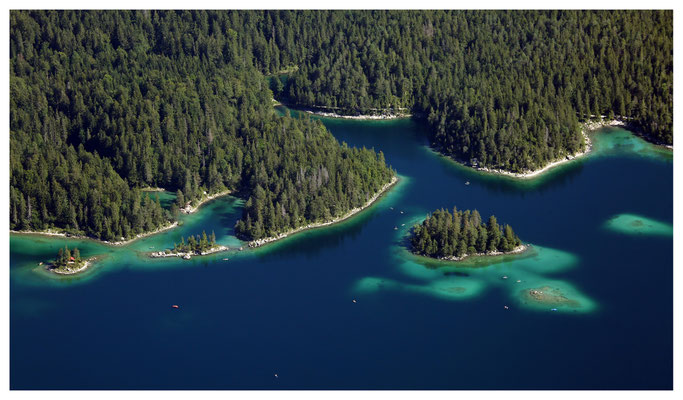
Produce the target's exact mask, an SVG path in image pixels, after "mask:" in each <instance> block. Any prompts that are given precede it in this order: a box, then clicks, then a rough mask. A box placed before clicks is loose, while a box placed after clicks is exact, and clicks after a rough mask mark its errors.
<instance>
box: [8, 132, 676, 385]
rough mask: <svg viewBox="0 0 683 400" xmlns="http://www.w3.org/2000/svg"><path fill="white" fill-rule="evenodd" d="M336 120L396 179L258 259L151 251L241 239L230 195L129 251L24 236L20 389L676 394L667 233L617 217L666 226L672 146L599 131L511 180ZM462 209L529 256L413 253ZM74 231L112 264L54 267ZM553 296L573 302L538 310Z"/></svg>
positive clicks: (14, 300) (19, 251) (16, 284)
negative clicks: (629, 231)
mask: <svg viewBox="0 0 683 400" xmlns="http://www.w3.org/2000/svg"><path fill="white" fill-rule="evenodd" d="M323 121H324V123H325V124H326V125H327V126H328V127H329V129H330V130H331V131H332V133H333V134H334V135H335V136H336V137H337V138H338V139H339V140H340V141H346V142H347V143H349V144H350V145H354V146H366V147H374V148H375V149H376V150H382V151H383V152H384V154H385V156H386V159H387V162H389V163H390V164H391V165H392V166H393V167H394V168H395V169H396V170H397V171H398V172H399V174H400V175H401V180H400V182H399V184H398V185H397V186H396V187H395V188H394V189H392V190H391V191H390V192H389V193H388V194H387V195H385V196H383V197H382V199H381V200H380V201H379V202H377V203H376V204H375V205H373V206H372V207H371V208H369V209H368V210H366V211H364V212H363V213H361V214H360V215H358V216H356V217H354V218H352V219H350V220H347V221H344V222H343V223H340V224H338V225H335V226H332V227H328V228H322V229H316V230H311V231H306V232H303V233H301V234H297V235H295V236H293V237H291V238H288V239H286V240H284V241H280V242H276V243H274V244H271V245H268V246H265V247H263V248H260V249H257V250H254V251H252V250H249V251H246V250H245V251H242V252H240V251H236V250H233V251H231V252H228V253H219V254H215V255H212V256H207V257H205V258H193V259H192V260H190V261H185V260H179V259H154V260H152V259H149V258H147V257H146V256H145V253H146V252H149V251H157V250H160V249H162V248H167V247H172V246H173V243H174V242H176V241H179V240H180V236H181V235H184V236H187V235H189V234H199V233H201V231H202V230H205V231H206V232H207V234H209V233H211V231H215V233H216V236H217V238H218V242H219V243H221V244H225V245H228V246H231V247H233V248H234V247H237V246H239V245H240V242H239V241H238V240H237V239H235V238H234V237H233V236H232V234H233V230H232V227H233V226H234V223H235V221H236V220H237V219H238V218H239V216H240V214H241V208H240V207H241V206H242V204H243V203H242V200H239V199H235V198H233V197H230V196H226V197H223V198H220V199H217V200H214V201H213V202H211V203H208V204H207V205H205V206H204V207H202V208H201V209H200V210H199V211H198V212H197V213H196V214H192V215H187V216H182V217H181V222H182V226H180V227H178V228H176V229H174V230H171V231H168V232H164V233H161V234H159V235H155V236H151V237H147V238H144V239H141V240H138V241H136V242H134V243H132V244H131V245H128V246H124V247H111V246H105V245H102V244H99V243H96V242H93V241H87V240H86V241H74V240H68V241H67V240H65V239H63V238H52V237H42V236H41V237H39V236H27V235H11V236H10V250H11V254H10V323H11V324H10V373H11V375H10V384H11V387H12V388H14V389H19V388H32V389H43V388H52V389H61V388H78V389H113V388H116V389H141V388H157V389H176V388H184V389H195V388H204V389H240V388H242V389H249V388H262V389H291V388H301V389H335V388H346V389H370V388H372V389H380V388H387V389H392V388H394V389H409V388H410V389H471V388H479V389H524V388H539V389H598V388H600V389H606V388H610V389H629V388H639V389H654V388H657V389H666V388H671V387H672V370H673V355H672V348H673V335H672V331H673V323H672V321H673V307H672V300H673V292H672V276H673V270H672V265H673V240H672V237H671V235H648V234H641V235H625V234H622V233H619V232H615V231H613V230H610V229H606V226H605V224H606V221H610V219H612V218H614V217H615V216H618V215H636V216H638V217H639V218H642V219H643V220H644V221H650V220H653V221H656V222H659V223H662V224H664V225H668V226H671V224H672V222H673V191H672V188H673V168H672V165H673V161H672V157H671V152H670V151H667V150H662V149H659V148H656V147H654V146H651V145H649V144H648V143H646V142H644V141H642V139H639V138H637V137H635V136H633V135H631V134H630V133H628V132H627V131H624V130H621V129H606V130H604V131H603V132H602V133H600V134H597V135H595V136H594V137H593V140H594V143H595V151H594V153H592V154H591V155H590V156H587V157H584V158H581V159H579V160H577V161H573V162H570V163H567V164H565V165H563V166H560V167H557V168H555V169H553V170H551V171H549V172H548V173H546V174H544V175H542V176H540V177H539V178H536V179H532V180H525V181H518V180H513V179H511V178H507V177H500V176H493V175H488V174H482V173H479V172H476V171H472V170H470V169H467V168H464V167H461V166H459V165H457V164H455V163H453V162H452V161H450V160H448V159H447V158H444V157H441V156H438V155H436V154H435V153H434V152H432V151H431V150H430V149H429V148H428V147H427V146H426V144H427V142H426V135H425V132H424V130H423V128H422V127H421V126H420V125H419V124H417V123H416V122H414V121H412V120H395V121H355V120H338V119H323ZM466 181H469V182H470V185H465V182H466ZM453 206H457V207H458V208H459V209H468V208H469V209H475V208H476V209H478V210H479V212H480V213H481V214H482V215H483V216H488V215H490V214H492V213H494V214H495V215H496V216H497V218H498V220H499V221H501V222H504V223H509V224H510V225H512V226H513V227H514V228H515V231H516V233H517V234H518V235H519V236H520V238H522V240H523V241H524V242H527V243H531V244H532V249H531V250H530V251H529V252H528V253H525V254H523V255H516V256H506V257H500V258H496V259H495V260H494V262H493V264H492V265H488V266H486V265H483V264H490V263H491V262H490V260H489V261H481V260H475V259H473V260H470V261H467V262H464V263H462V264H459V265H458V266H454V265H453V264H452V263H446V262H440V261H435V260H428V259H424V258H421V257H416V256H413V255H411V254H410V253H409V252H407V251H406V250H405V247H404V246H403V243H404V242H405V235H406V234H407V232H408V229H409V228H410V226H412V224H414V223H416V222H419V221H420V220H421V219H422V218H424V216H425V215H426V214H427V213H429V212H431V211H432V210H434V209H436V208H441V207H444V208H451V209H452V207H453ZM394 227H396V228H397V229H394ZM67 242H68V243H69V246H70V247H74V246H75V245H78V247H79V249H80V250H81V253H82V254H83V255H84V256H90V255H94V254H104V255H105V256H106V257H105V258H104V259H103V260H102V261H101V262H99V263H98V264H97V265H96V266H95V267H93V269H92V270H90V271H88V272H86V273H85V274H83V275H82V276H76V277H54V276H52V275H50V274H47V273H43V272H41V270H40V268H38V267H37V263H38V262H39V261H44V260H47V259H49V258H51V257H53V256H54V254H56V251H57V249H58V248H59V246H63V245H64V244H65V243H67ZM223 258H229V260H227V261H225V260H223ZM503 276H507V279H503ZM518 280H519V281H520V282H517V281H518ZM541 288H548V289H546V290H550V291H551V292H549V293H555V292H554V291H558V290H559V292H558V293H560V294H561V295H563V296H565V298H567V299H570V300H572V302H570V303H567V302H560V303H559V306H558V304H556V303H552V304H551V303H542V302H541V303H539V302H533V301H532V302H529V299H528V296H525V293H528V291H529V290H535V289H541ZM353 299H355V300H356V302H355V303H354V302H352V300H353ZM171 304H178V305H180V308H179V309H177V310H176V309H173V308H171ZM504 306H508V308H507V309H505V308H504ZM553 308H557V311H551V310H552V309H553ZM492 360H495V362H492ZM548 363H552V365H553V368H547V365H548ZM54 371H69V373H68V374H59V373H55V372H54ZM276 373H277V374H278V376H279V378H275V377H274V374H276Z"/></svg>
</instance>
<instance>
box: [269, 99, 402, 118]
mask: <svg viewBox="0 0 683 400" xmlns="http://www.w3.org/2000/svg"><path fill="white" fill-rule="evenodd" d="M273 101H274V104H273V105H274V106H279V105H282V106H285V107H288V108H291V109H292V110H296V111H301V112H305V113H308V114H313V115H317V116H320V117H327V118H341V119H357V120H389V119H399V118H410V117H412V116H413V115H412V114H410V113H408V112H405V111H407V110H408V108H405V107H397V108H388V109H381V108H369V109H368V111H374V112H375V113H373V114H356V115H350V114H339V112H342V111H343V108H341V107H326V106H309V107H306V106H300V105H297V104H288V103H285V102H281V101H278V100H276V99H273Z"/></svg>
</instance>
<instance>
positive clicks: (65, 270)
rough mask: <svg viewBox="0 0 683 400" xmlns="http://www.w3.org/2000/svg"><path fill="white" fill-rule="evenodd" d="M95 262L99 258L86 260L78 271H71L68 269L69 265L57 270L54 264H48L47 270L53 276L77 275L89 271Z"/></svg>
mask: <svg viewBox="0 0 683 400" xmlns="http://www.w3.org/2000/svg"><path fill="white" fill-rule="evenodd" d="M95 260H97V257H91V258H89V259H87V260H85V261H84V262H83V265H81V266H80V267H79V268H76V269H71V268H69V267H68V265H67V267H64V268H56V267H55V266H54V265H53V264H48V265H47V267H46V269H47V270H48V271H50V272H52V273H53V274H58V275H75V274H78V273H80V272H83V271H85V270H86V269H88V267H90V265H91V264H93V263H94V262H95Z"/></svg>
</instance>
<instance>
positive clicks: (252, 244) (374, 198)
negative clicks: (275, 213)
mask: <svg viewBox="0 0 683 400" xmlns="http://www.w3.org/2000/svg"><path fill="white" fill-rule="evenodd" d="M398 180H399V179H398V177H397V176H395V175H394V176H393V177H392V178H391V181H390V182H388V183H386V184H385V185H384V186H382V188H381V189H380V190H379V191H378V192H377V193H375V194H374V195H373V196H372V197H371V198H370V200H368V202H367V203H365V205H363V206H362V207H356V208H353V209H351V210H349V211H348V212H347V213H346V214H344V215H342V216H341V217H337V218H333V219H332V220H330V221H326V222H315V223H311V224H308V225H305V226H301V227H299V228H296V229H292V230H289V231H287V232H284V233H281V234H279V235H277V236H270V237H267V238H263V239H256V240H252V241H251V242H249V243H248V246H249V247H250V248H256V247H261V246H263V245H265V244H268V243H273V242H275V241H277V240H280V239H284V238H286V237H288V236H289V235H293V234H296V233H299V232H302V231H305V230H308V229H315V228H321V227H324V226H329V225H333V224H336V223H338V222H342V221H344V220H346V219H348V218H351V217H352V216H354V215H356V214H358V213H360V212H361V211H363V210H365V209H366V208H368V207H370V206H371V205H372V204H373V203H374V202H375V201H377V199H379V198H380V197H381V196H382V194H384V193H385V192H387V191H388V190H389V188H391V187H392V186H393V185H394V184H395V183H396V182H398Z"/></svg>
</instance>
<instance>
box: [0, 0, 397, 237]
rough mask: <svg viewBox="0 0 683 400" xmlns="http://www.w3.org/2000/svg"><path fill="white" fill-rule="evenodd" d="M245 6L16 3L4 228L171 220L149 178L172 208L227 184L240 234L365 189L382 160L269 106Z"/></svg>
mask: <svg viewBox="0 0 683 400" xmlns="http://www.w3.org/2000/svg"><path fill="white" fill-rule="evenodd" d="M257 15H262V13H261V12H258V13H257V12H207V11H196V12H190V11H12V12H11V13H10V71H11V72H10V98H11V100H10V210H9V213H10V229H12V230H17V231H47V230H52V231H59V232H66V233H69V234H73V235H84V236H88V237H92V238H96V239H100V240H106V241H121V240H125V239H130V238H134V237H136V236H137V235H139V234H142V233H145V232H150V231H154V230H155V229H157V228H159V227H163V226H169V225H170V222H171V220H173V219H175V215H174V212H172V211H170V210H165V209H163V208H162V207H161V206H160V204H159V202H158V201H154V200H152V199H150V197H149V196H142V195H141V193H140V189H141V188H148V187H158V188H164V189H166V190H170V191H178V192H179V193H180V192H181V193H182V199H183V201H184V203H183V204H179V207H176V208H175V209H174V210H173V211H176V210H178V211H179V210H180V209H181V208H185V207H186V206H187V203H190V204H192V202H193V201H195V200H198V199H201V198H202V197H203V196H205V195H204V193H207V195H212V194H215V193H220V192H225V191H227V190H230V191H232V192H234V193H235V194H237V195H239V196H241V197H243V198H245V199H246V207H245V209H244V215H243V217H242V219H241V220H240V222H239V223H238V225H237V227H236V231H237V233H238V235H239V236H240V237H241V238H243V239H248V240H253V239H258V238H263V237H267V236H269V235H275V234H277V233H279V232H283V231H288V230H290V229H296V228H298V227H300V226H305V225H307V224H309V223H311V222H315V221H322V220H325V219H327V218H331V217H334V216H338V215H343V214H344V213H346V212H348V211H349V210H351V209H353V208H356V207H360V206H362V205H363V204H365V202H366V200H367V199H368V198H370V197H372V196H373V195H374V194H376V193H377V192H378V191H379V190H380V188H382V187H383V186H384V185H385V184H387V183H388V182H390V181H391V179H392V177H393V176H394V171H393V170H392V169H391V168H390V167H388V166H387V165H386V163H385V161H384V156H383V155H382V154H381V152H380V153H377V152H375V151H373V150H370V149H357V148H350V147H348V146H347V145H345V144H343V143H342V144H340V143H338V142H337V140H336V139H335V138H334V137H333V136H332V135H331V134H330V132H329V131H328V130H327V129H326V128H325V127H324V126H323V125H322V123H321V122H318V121H312V120H310V119H307V118H302V119H295V118H291V117H280V116H278V115H276V113H275V112H274V110H273V107H272V102H271V99H272V97H273V94H272V92H271V90H270V88H269V87H268V85H267V83H266V79H265V78H264V75H263V73H262V71H261V70H260V69H259V67H258V66H257V65H256V64H257V62H256V58H257V57H258V56H259V55H260V54H259V52H258V51H257V49H256V48H254V46H253V45H252V44H251V43H252V38H251V37H250V34H249V31H248V30H246V29H245V27H244V23H245V20H246V19H250V18H252V17H256V16H257ZM291 44H292V45H293V44H294V43H293V42H292V43H291ZM179 197H180V196H179Z"/></svg>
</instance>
